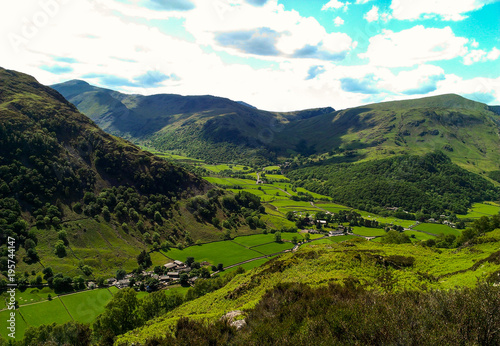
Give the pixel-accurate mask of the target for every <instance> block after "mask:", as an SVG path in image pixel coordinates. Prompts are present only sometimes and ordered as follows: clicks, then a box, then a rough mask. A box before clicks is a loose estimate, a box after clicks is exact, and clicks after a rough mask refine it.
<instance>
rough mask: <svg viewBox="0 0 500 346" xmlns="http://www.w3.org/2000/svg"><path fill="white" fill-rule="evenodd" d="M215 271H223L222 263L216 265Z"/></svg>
mask: <svg viewBox="0 0 500 346" xmlns="http://www.w3.org/2000/svg"><path fill="white" fill-rule="evenodd" d="M217 270H218V271H220V272H221V271H223V270H224V265H223V264H222V263H219V264H217Z"/></svg>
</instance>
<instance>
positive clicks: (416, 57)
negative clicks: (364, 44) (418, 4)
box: [358, 25, 468, 67]
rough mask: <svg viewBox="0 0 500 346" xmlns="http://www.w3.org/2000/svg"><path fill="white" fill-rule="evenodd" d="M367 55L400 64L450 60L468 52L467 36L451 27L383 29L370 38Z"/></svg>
mask: <svg viewBox="0 0 500 346" xmlns="http://www.w3.org/2000/svg"><path fill="white" fill-rule="evenodd" d="M369 42H370V43H369V46H368V50H367V51H366V53H361V54H359V55H358V56H359V57H360V58H367V59H369V60H370V63H371V64H373V65H377V66H387V67H401V66H413V65H416V64H423V63H426V62H429V61H439V60H450V59H453V58H456V57H459V56H463V55H465V54H466V53H467V48H466V47H465V44H466V43H467V42H468V39H467V38H464V37H456V36H455V34H454V33H453V31H452V30H451V28H450V27H445V28H443V29H436V28H425V27H423V26H422V25H417V26H415V27H413V28H411V29H407V30H403V31H400V32H393V31H390V30H383V31H382V33H381V34H379V35H376V36H373V37H371V38H370V40H369Z"/></svg>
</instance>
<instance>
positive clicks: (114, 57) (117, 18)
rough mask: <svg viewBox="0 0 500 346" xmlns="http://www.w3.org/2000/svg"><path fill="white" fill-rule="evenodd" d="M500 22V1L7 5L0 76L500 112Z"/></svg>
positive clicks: (294, 105)
mask: <svg viewBox="0 0 500 346" xmlns="http://www.w3.org/2000/svg"><path fill="white" fill-rule="evenodd" d="M2 6H3V7H5V8H4V9H2ZM499 20H500V2H499V1H497V0H419V1H415V0H384V1H375V0H349V1H345V0H309V1H303V0H210V1H208V0H81V1H78V2H76V1H75V2H71V1H67V0H41V1H38V0H25V1H22V2H15V3H14V2H9V3H8V5H7V4H1V5H0V30H1V32H2V35H1V38H0V49H1V50H2V52H3V54H2V56H1V57H0V66H2V67H5V68H10V69H15V70H19V71H22V72H26V73H29V74H32V75H34V76H35V77H36V78H37V79H38V80H39V81H40V82H42V83H44V84H52V83H58V82H63V81H66V80H69V79H84V80H86V81H88V82H89V83H92V84H95V85H98V86H102V87H109V88H113V89H117V90H120V91H123V92H129V93H141V94H156V93H176V94H183V95H205V94H211V95H216V96H221V97H228V98H230V99H233V100H242V101H245V102H248V103H250V104H253V105H255V106H257V107H259V108H261V109H267V110H280V111H285V110H296V109H304V108H312V107H323V106H332V107H334V108H336V109H341V108H346V107H352V106H358V105H362V104H366V103H371V102H380V101H387V100H398V99H407V98H418V97H425V96H430V95H438V94H445V93H456V94H459V95H463V96H465V97H468V98H471V99H474V100H476V101H480V102H484V103H488V104H500V68H499V67H500V42H499V40H500V23H499Z"/></svg>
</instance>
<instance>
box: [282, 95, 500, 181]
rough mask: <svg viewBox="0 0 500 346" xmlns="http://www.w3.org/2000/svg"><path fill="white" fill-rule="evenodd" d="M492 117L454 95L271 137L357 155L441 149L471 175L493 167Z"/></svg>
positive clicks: (338, 115) (375, 108) (336, 117)
mask: <svg viewBox="0 0 500 346" xmlns="http://www.w3.org/2000/svg"><path fill="white" fill-rule="evenodd" d="M496 122H498V115H496V114H494V113H493V112H490V111H489V109H488V108H487V106H486V105H483V104H480V103H476V102H473V101H470V100H467V99H465V98H462V97H460V96H457V95H441V96H435V97H427V98H422V99H417V100H407V101H394V102H384V103H379V104H372V105H366V106H361V107H357V108H352V109H346V110H343V111H339V112H335V113H332V114H325V115H322V116H318V117H315V118H312V119H307V120H303V121H300V122H296V123H292V124H290V125H289V126H288V127H287V128H286V130H285V131H283V132H281V133H280V134H278V138H277V141H280V142H282V143H286V144H283V146H285V147H288V148H292V147H293V146H295V145H297V144H298V143H299V141H300V140H301V139H305V140H306V142H307V145H309V146H311V145H312V146H315V148H316V150H317V152H320V153H321V152H325V151H329V150H332V149H335V148H336V147H343V148H345V149H355V150H358V152H359V154H360V155H361V156H360V158H364V159H365V160H368V159H376V158H384V157H388V156H392V155H396V154H401V153H412V154H424V153H427V152H431V151H434V150H445V146H446V145H450V146H451V148H452V149H453V151H451V152H449V151H448V154H449V156H450V157H451V158H452V160H453V162H455V163H457V164H458V165H460V166H462V167H464V168H467V169H469V170H472V171H474V172H477V173H481V172H482V171H483V170H484V171H493V170H498V164H497V163H498V162H499V161H500V151H499V150H498V147H499V144H500V139H499V137H498V126H497V125H496Z"/></svg>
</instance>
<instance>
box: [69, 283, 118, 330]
mask: <svg viewBox="0 0 500 346" xmlns="http://www.w3.org/2000/svg"><path fill="white" fill-rule="evenodd" d="M111 297H112V295H111V293H110V291H108V290H107V289H97V290H92V291H84V292H81V293H76V294H70V295H66V296H60V297H59V298H60V299H61V300H62V302H63V303H64V305H65V306H66V308H67V309H68V311H69V313H70V315H71V316H72V317H73V319H74V320H76V321H79V322H83V323H91V322H92V321H93V320H94V319H95V318H96V316H97V315H99V314H101V313H102V312H104V306H105V305H106V304H107V303H108V302H109V301H110V300H111Z"/></svg>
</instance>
